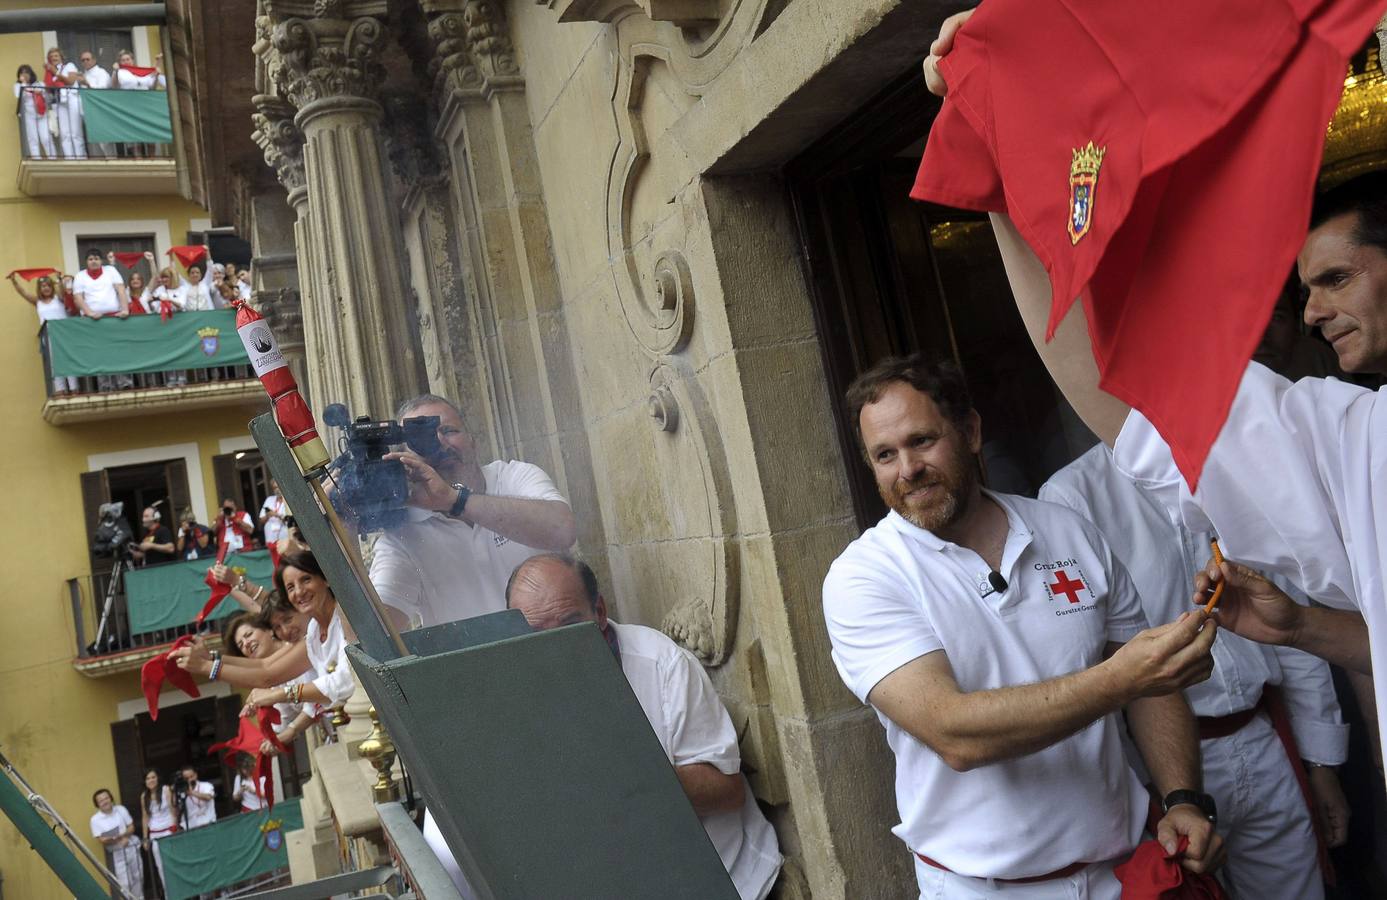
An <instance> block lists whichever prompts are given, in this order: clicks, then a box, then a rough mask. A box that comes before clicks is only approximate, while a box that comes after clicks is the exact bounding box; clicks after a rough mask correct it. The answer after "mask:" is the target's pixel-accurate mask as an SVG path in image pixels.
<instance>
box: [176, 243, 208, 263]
mask: <svg viewBox="0 0 1387 900" xmlns="http://www.w3.org/2000/svg"><path fill="white" fill-rule="evenodd" d="M169 252H170V253H172V254H173V255H174V256H175V257H177V258H178V261H179V262H181V263H182V264H183V268H185V269H186V268H188V267H189V266H191V265H193V264H195V263H199V262H202V260H204V259H206V258H207V251H206V250H204V249H202V248H201V247H194V246H192V245H188V246H185V247H170V248H169Z"/></svg>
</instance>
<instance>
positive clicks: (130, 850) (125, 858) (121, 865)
mask: <svg viewBox="0 0 1387 900" xmlns="http://www.w3.org/2000/svg"><path fill="white" fill-rule="evenodd" d="M110 860H111V874H112V875H114V876H116V881H119V882H120V886H121V887H123V888H125V889H126V890H127V891H129V892H130V894H131V896H134V897H139V898H141V900H143V898H144V861H143V860H142V859H140V842H139V841H138V840H136V839H133V838H132V839H131V840H130V843H129V844H128V845H127V846H124V847H118V848H116V849H114V850H111V851H110Z"/></svg>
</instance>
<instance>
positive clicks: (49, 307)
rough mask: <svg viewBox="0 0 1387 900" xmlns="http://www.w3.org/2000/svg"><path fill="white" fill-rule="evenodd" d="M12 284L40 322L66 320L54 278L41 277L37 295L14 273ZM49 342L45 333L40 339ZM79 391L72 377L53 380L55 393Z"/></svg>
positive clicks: (64, 308)
mask: <svg viewBox="0 0 1387 900" xmlns="http://www.w3.org/2000/svg"><path fill="white" fill-rule="evenodd" d="M10 284H12V285H14V289H15V293H17V294H19V296H21V297H23V298H24V299H25V300H27V301H28V302H29V303H30V304H31V305H32V306H33V307H34V310H35V311H36V312H37V313H38V314H39V321H40V322H49V321H52V320H53V319H66V318H67V307H65V306H64V305H63V301H62V298H60V297H59V296H58V286H57V285H56V284H55V283H54V281H53V278H52V276H49V275H41V276H39V280H38V282H37V284H36V286H35V290H36V291H37V292H38V293H37V294H31V293H29V292H28V291H27V290H25V289H24V285H22V284H21V283H20V281H19V276H18V275H17V274H15V273H14V272H11V273H10ZM47 340H48V333H47V332H44V334H43V336H42V337H41V338H40V341H41V342H45V341H47ZM76 390H77V379H76V378H74V377H72V376H70V375H69V376H67V377H66V378H63V377H58V378H54V379H53V393H55V394H66V393H67V392H69V391H76Z"/></svg>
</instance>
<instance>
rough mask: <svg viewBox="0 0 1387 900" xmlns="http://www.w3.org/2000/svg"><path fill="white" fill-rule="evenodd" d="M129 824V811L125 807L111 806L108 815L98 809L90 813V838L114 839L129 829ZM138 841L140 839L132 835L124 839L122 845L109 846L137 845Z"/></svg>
mask: <svg viewBox="0 0 1387 900" xmlns="http://www.w3.org/2000/svg"><path fill="white" fill-rule="evenodd" d="M131 824H132V820H131V818H130V812H129V810H127V809H126V808H125V807H123V806H121V805H120V804H118V803H117V804H114V805H112V806H111V811H110V812H108V813H104V812H102V811H101V810H99V809H98V810H97V811H96V812H94V813H92V819H91V826H92V837H94V838H99V837H115V836H116V835H118V834H120V833H121V832H122V831H124V830H125V829H127V828H129V827H130V826H131ZM139 840H140V839H139V838H137V837H135V836H134V834H131V835H130V837H129V838H128V839H126V841H125V842H124V843H122V844H112V845H111V846H112V847H122V846H128V845H130V844H135V843H139Z"/></svg>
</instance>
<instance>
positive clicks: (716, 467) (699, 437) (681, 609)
mask: <svg viewBox="0 0 1387 900" xmlns="http://www.w3.org/2000/svg"><path fill="white" fill-rule="evenodd" d="M647 405H648V408H649V409H650V412H651V415H652V417H653V418H654V421H655V425H656V427H657V428H659V430H660V431H661V433H662V434H664V435H667V437H666V440H668V441H670V442H671V443H670V445H668V449H669V450H670V451H672V452H673V453H675V454H677V456H676V457H675V458H676V459H677V460H678V463H677V464H678V465H680V466H685V465H687V466H691V467H693V468H696V469H697V472H696V477H695V478H694V483H695V484H697V483H701V484H702V490H703V502H704V503H705V504H706V506H705V507H704V508H703V509H702V510H701V512H702V515H699V516H694V515H693V513H694V512H695V510H694V509H692V508H691V509H688V510H686V512H688V513H689V514H690V518H691V520H692V519H697V520H701V521H700V522H699V524H698V525H696V526H694V527H695V528H696V529H698V532H701V533H698V532H696V533H691V534H687V535H683V536H681V538H682V540H687V541H689V542H690V543H691V544H693V545H695V546H697V547H698V548H699V549H698V550H697V551H696V552H698V553H700V554H704V556H703V557H702V562H701V564H706V565H707V567H708V577H707V578H699V579H696V580H695V583H694V584H693V585H692V586H691V589H692V593H691V594H689V595H687V596H685V597H684V598H683V599H682V600H681V601H680V602H679V603H678V604H677V605H676V606H675V607H674V608H673V609H671V610H670V611H669V612H668V613H667V614H666V615H665V618H664V621H662V622H661V623H660V628H661V630H663V631H664V632H665V633H666V634H668V635H669V636H670V637H671V638H673V639H674V640H675V642H677V643H678V644H680V645H681V646H683V647H685V648H686V649H688V650H689V651H690V652H692V653H693V654H694V655H695V656H697V657H698V658H699V660H700V661H701V662H703V664H704V665H708V666H717V665H721V664H722V663H724V662H726V661H727V658H728V657H729V656H730V655H731V653H732V645H733V642H734V640H735V638H736V635H737V614H738V609H739V607H740V594H741V587H740V564H739V559H740V552H739V547H738V544H737V541H736V537H735V536H736V534H737V532H738V528H737V516H736V507H735V505H734V503H733V498H732V487H731V476H730V473H729V471H728V468H727V455H726V452H725V450H724V449H723V444H722V434H721V432H720V431H719V429H718V425H717V421H716V420H715V419H714V417H713V414H712V410H711V408H710V407H709V405H708V403H707V401H706V399H705V398H704V397H703V394H702V391H701V390H700V389H699V386H698V383H697V381H696V380H695V379H694V377H693V376H692V375H689V374H680V373H679V372H677V371H676V370H675V369H674V368H673V367H672V366H671V365H667V364H660V365H657V366H656V367H655V370H654V371H653V372H651V374H650V398H649V400H648V401H647ZM695 490H696V489H695ZM687 499H688V500H691V501H694V503H695V504H697V501H698V498H696V497H689V498H687ZM682 500H683V498H682V497H681V501H682ZM704 529H706V531H704ZM705 591H706V593H703V592H705Z"/></svg>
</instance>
